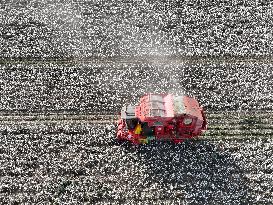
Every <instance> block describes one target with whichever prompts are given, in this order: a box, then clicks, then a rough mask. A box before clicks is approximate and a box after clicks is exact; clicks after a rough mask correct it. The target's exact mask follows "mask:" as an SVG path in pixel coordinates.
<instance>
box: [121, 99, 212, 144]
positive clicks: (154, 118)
mask: <svg viewBox="0 0 273 205" xmlns="http://www.w3.org/2000/svg"><path fill="white" fill-rule="evenodd" d="M206 129H207V121H206V118H205V115H204V111H203V108H202V107H200V106H199V103H198V102H197V101H196V100H195V99H194V98H191V97H188V96H174V95H172V94H146V95H144V96H142V97H141V98H140V104H139V105H137V106H132V105H126V106H124V107H123V108H122V110H121V114H120V116H119V120H118V131H117V138H118V139H119V140H128V141H131V142H133V143H134V144H142V143H149V142H150V141H152V140H166V141H173V142H174V143H180V142H182V141H183V140H185V139H189V138H193V137H197V136H199V135H200V134H202V132H203V131H205V130H206Z"/></svg>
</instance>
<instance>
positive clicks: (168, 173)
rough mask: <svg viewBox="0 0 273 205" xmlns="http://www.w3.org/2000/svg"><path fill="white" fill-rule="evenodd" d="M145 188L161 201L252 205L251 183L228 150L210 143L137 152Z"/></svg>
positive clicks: (159, 145) (167, 145) (144, 148)
mask: <svg viewBox="0 0 273 205" xmlns="http://www.w3.org/2000/svg"><path fill="white" fill-rule="evenodd" d="M137 155H138V157H139V160H140V161H141V162H142V163H144V164H143V165H144V166H145V167H146V169H147V170H146V174H147V175H146V176H147V177H146V186H148V187H153V186H154V185H155V184H156V186H158V187H159V189H160V190H161V192H160V193H161V194H160V197H161V198H166V199H179V198H180V199H183V200H186V201H187V202H192V203H193V204H251V201H252V200H253V199H252V194H251V193H250V192H251V191H250V189H249V186H248V180H247V178H246V177H245V176H244V172H245V170H241V169H240V168H239V167H238V166H237V165H236V161H235V159H234V157H232V155H231V153H229V152H228V150H223V149H222V148H219V147H218V146H217V145H215V144H212V143H210V142H207V141H190V142H184V143H182V144H179V145H174V144H170V143H156V144H154V145H148V146H140V147H139V149H137Z"/></svg>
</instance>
